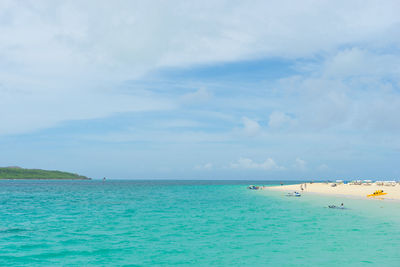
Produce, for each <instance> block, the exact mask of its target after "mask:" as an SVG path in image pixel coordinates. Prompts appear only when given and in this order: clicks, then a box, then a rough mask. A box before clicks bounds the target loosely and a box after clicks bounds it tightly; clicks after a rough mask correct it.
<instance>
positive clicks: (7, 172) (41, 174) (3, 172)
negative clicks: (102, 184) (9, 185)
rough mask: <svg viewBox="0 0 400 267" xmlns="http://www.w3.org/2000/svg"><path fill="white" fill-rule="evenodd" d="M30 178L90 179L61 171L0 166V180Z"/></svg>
mask: <svg viewBox="0 0 400 267" xmlns="http://www.w3.org/2000/svg"><path fill="white" fill-rule="evenodd" d="M4 179H31V180H35V179H37V180H90V178H88V177H86V176H82V175H78V174H75V173H69V172H61V171H46V170H40V169H24V168H21V167H17V166H12V167H0V180H4Z"/></svg>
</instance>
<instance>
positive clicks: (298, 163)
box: [293, 158, 307, 171]
mask: <svg viewBox="0 0 400 267" xmlns="http://www.w3.org/2000/svg"><path fill="white" fill-rule="evenodd" d="M293 166H294V168H295V169H298V170H302V171H304V170H306V169H307V162H306V161H305V160H304V159H301V158H296V160H295V163H294V165H293Z"/></svg>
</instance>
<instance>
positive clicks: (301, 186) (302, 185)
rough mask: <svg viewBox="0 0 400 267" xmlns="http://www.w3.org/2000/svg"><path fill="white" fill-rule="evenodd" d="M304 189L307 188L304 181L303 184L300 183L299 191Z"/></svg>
mask: <svg viewBox="0 0 400 267" xmlns="http://www.w3.org/2000/svg"><path fill="white" fill-rule="evenodd" d="M306 189H307V183H304V184H301V185H300V190H301V191H303V190H306Z"/></svg>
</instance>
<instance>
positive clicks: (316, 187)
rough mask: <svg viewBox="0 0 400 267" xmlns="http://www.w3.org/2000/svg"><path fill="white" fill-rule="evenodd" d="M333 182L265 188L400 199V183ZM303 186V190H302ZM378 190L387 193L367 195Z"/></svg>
mask: <svg viewBox="0 0 400 267" xmlns="http://www.w3.org/2000/svg"><path fill="white" fill-rule="evenodd" d="M332 184H333V183H306V184H305V183H302V184H293V185H282V186H266V187H264V189H267V190H276V191H292V192H293V191H297V192H300V193H307V192H310V193H317V194H322V195H341V196H350V197H357V198H365V199H380V200H382V199H390V200H400V185H399V184H396V185H395V186H384V185H377V184H375V183H373V184H371V185H352V184H336V186H332ZM301 188H303V190H301ZM376 190H383V191H384V192H385V193H387V194H386V195H383V196H376V197H367V195H369V194H372V193H374V192H375V191H376Z"/></svg>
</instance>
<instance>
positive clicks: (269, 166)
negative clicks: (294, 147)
mask: <svg viewBox="0 0 400 267" xmlns="http://www.w3.org/2000/svg"><path fill="white" fill-rule="evenodd" d="M230 167H231V168H234V169H252V170H283V169H284V168H283V167H281V166H279V165H278V164H277V163H276V162H275V161H274V160H273V159H272V158H267V159H266V160H265V161H264V162H261V163H257V162H254V161H253V160H252V159H249V158H239V159H238V160H237V161H236V162H233V163H231V164H230Z"/></svg>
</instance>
